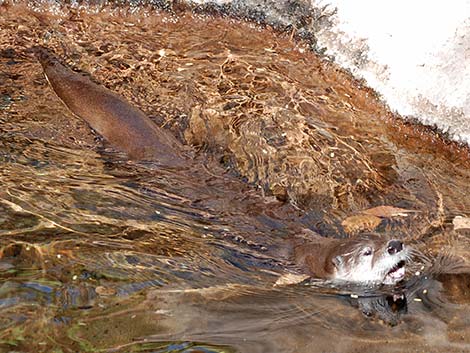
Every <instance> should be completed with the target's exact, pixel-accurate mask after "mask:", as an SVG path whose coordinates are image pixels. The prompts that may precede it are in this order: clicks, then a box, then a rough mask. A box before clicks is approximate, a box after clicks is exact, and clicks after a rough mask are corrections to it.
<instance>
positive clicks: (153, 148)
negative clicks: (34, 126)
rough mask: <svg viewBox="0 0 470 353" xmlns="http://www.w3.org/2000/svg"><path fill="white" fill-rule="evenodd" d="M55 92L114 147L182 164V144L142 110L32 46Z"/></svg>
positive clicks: (136, 156) (132, 154)
mask: <svg viewBox="0 0 470 353" xmlns="http://www.w3.org/2000/svg"><path fill="white" fill-rule="evenodd" d="M33 52H34V54H35V55H36V57H37V58H38V60H39V62H40V63H41V65H42V67H43V70H44V74H45V76H46V78H47V80H48V81H49V84H50V85H51V86H52V88H53V89H54V91H55V93H56V94H57V96H58V97H59V98H60V99H61V100H62V102H64V104H65V105H66V106H67V107H68V108H69V109H70V110H71V111H72V112H73V113H74V114H75V115H77V116H79V117H80V118H82V119H83V120H85V121H86V122H87V123H88V124H89V125H90V126H91V127H92V128H93V129H94V130H95V131H96V132H98V133H99V134H100V135H101V136H103V137H104V138H105V139H106V140H107V141H108V142H109V143H111V145H113V147H116V148H117V149H119V150H121V151H123V152H126V153H127V155H128V156H129V158H131V159H136V160H154V161H157V162H160V163H162V164H165V165H167V166H175V165H182V164H183V163H184V160H183V157H182V156H181V155H180V154H179V151H181V149H182V146H181V144H179V142H178V141H177V140H176V138H175V137H174V136H172V135H171V134H170V133H168V132H167V131H165V130H163V129H161V128H159V127H158V126H156V125H155V124H154V123H153V122H152V121H151V120H150V119H149V118H148V117H147V116H146V115H145V114H144V113H143V112H142V111H140V110H139V109H137V108H135V107H134V106H132V105H131V104H129V103H128V102H127V101H126V100H125V99H124V98H122V97H120V96H119V95H117V94H115V93H113V92H111V91H110V90H108V89H107V88H105V87H103V86H100V85H97V84H95V83H93V82H92V81H90V79H89V78H87V77H85V76H83V75H81V74H78V73H76V72H74V71H72V70H70V69H69V68H67V67H66V66H64V65H62V64H61V63H60V62H59V60H58V59H57V58H56V57H55V56H54V55H52V54H51V53H49V52H48V51H47V50H46V49H45V48H43V47H35V48H33Z"/></svg>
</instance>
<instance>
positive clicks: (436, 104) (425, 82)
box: [312, 0, 470, 144]
mask: <svg viewBox="0 0 470 353" xmlns="http://www.w3.org/2000/svg"><path fill="white" fill-rule="evenodd" d="M312 4H313V6H315V7H318V6H324V5H330V6H334V7H337V9H338V12H337V15H336V18H335V24H334V26H333V28H325V30H324V31H321V32H320V33H319V35H318V39H319V44H320V45H321V46H324V47H326V49H327V53H328V54H331V55H334V56H335V58H336V61H337V62H338V63H339V64H340V65H342V66H344V67H346V68H349V69H350V70H351V71H352V72H353V74H354V75H356V76H358V77H361V78H364V79H365V80H366V81H367V83H368V84H369V85H370V86H371V87H372V88H374V89H375V90H376V91H378V92H379V93H380V94H381V95H382V96H383V98H384V99H385V101H386V102H387V103H388V104H389V106H390V107H391V108H392V109H394V110H396V111H397V112H398V113H400V114H401V115H403V116H413V117H415V118H417V119H418V120H419V121H421V122H423V123H424V124H429V125H436V126H437V127H438V128H439V129H441V130H442V131H444V132H448V133H449V135H450V136H451V137H452V138H453V139H455V140H457V141H463V142H466V143H467V144H470V18H469V15H470V1H469V0H454V1H452V2H448V3H444V2H442V1H425V0H414V1H405V0H396V1H393V2H384V1H373V0H356V1H348V0H319V1H313V0H312Z"/></svg>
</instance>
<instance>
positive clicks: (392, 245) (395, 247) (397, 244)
mask: <svg viewBox="0 0 470 353" xmlns="http://www.w3.org/2000/svg"><path fill="white" fill-rule="evenodd" d="M402 250H403V243H402V242H401V241H400V240H395V239H393V240H390V242H389V243H388V244H387V252H388V253H389V254H390V255H394V254H396V253H398V252H400V251H402Z"/></svg>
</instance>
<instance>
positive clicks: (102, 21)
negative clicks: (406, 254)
mask: <svg viewBox="0 0 470 353" xmlns="http://www.w3.org/2000/svg"><path fill="white" fill-rule="evenodd" d="M39 10H40V11H36V12H33V11H30V10H28V9H27V8H25V7H24V6H22V5H21V4H17V5H14V6H6V5H3V6H2V7H0V27H1V28H2V32H1V34H0V50H1V52H0V80H1V83H2V84H1V86H0V90H1V91H0V111H1V114H0V119H1V127H0V129H1V140H0V146H1V159H0V161H1V169H0V178H1V179H0V180H1V183H2V189H1V190H0V207H1V214H0V232H1V233H0V246H1V249H2V250H1V261H0V277H1V285H0V311H1V318H0V347H1V349H2V350H5V351H9V350H11V351H36V352H37V351H44V352H46V351H47V352H75V351H119V352H128V351H145V352H147V351H148V352H231V351H240V352H315V351H324V352H330V351H350V352H354V351H360V350H362V351H363V350H365V349H367V351H384V352H385V351H386V352H391V351H399V352H403V351H416V350H417V351H429V352H431V351H436V352H451V351H455V352H461V351H465V350H470V332H469V327H470V322H469V318H470V315H469V314H470V308H469V305H470V295H469V284H470V278H469V277H470V275H469V274H468V273H459V274H454V273H447V274H441V275H432V276H431V275H429V276H427V277H426V276H424V275H422V276H410V278H409V281H408V282H407V285H406V288H405V294H406V300H405V301H396V302H393V300H392V301H390V296H393V293H390V292H389V291H388V292H386V293H385V295H383V296H382V295H381V293H379V292H374V293H372V294H370V293H369V294H368V296H366V297H360V298H356V296H354V295H353V296H352V297H351V295H350V294H351V293H357V291H356V289H354V288H331V287H329V286H325V285H321V284H318V283H314V285H313V286H312V285H310V286H304V285H297V286H287V287H273V284H274V283H275V282H276V280H277V278H278V277H279V276H280V275H281V274H283V273H285V272H286V270H287V269H288V268H289V262H288V259H286V258H285V257H284V256H283V254H284V252H283V251H282V250H283V248H284V247H285V244H286V239H288V238H289V237H290V235H292V234H294V233H296V232H299V231H300V229H302V228H310V229H313V230H315V231H317V232H319V233H320V234H322V235H324V236H337V237H345V236H347V232H348V231H349V232H354V231H355V230H357V229H358V228H361V227H362V228H371V225H370V224H368V223H367V222H366V223H365V224H364V222H363V223H361V222H357V219H356V220H355V221H351V220H354V219H353V218H350V217H351V216H358V215H359V220H361V219H363V218H364V217H363V215H362V214H361V211H363V210H366V209H369V208H371V207H374V206H378V205H390V206H395V207H401V208H405V209H411V210H415V211H417V212H413V213H410V214H408V215H407V216H406V217H403V216H402V217H389V218H387V217H383V218H381V219H380V224H379V225H377V226H376V225H375V224H374V226H376V231H377V232H378V233H379V234H391V235H392V236H394V237H396V238H399V239H403V240H405V241H406V242H407V243H409V244H413V245H414V246H415V247H417V248H419V249H421V250H422V251H426V253H429V254H437V253H439V252H445V253H452V255H453V256H455V257H459V258H461V259H463V260H464V261H467V262H468V261H469V260H470V252H469V243H470V241H469V240H470V239H469V231H468V229H455V227H454V224H453V223H452V221H453V220H454V218H455V217H456V216H469V210H470V197H469V192H468V185H469V181H470V173H469V156H468V150H465V149H459V148H458V147H456V146H452V145H451V146H449V145H447V144H446V143H445V142H443V141H442V140H440V139H439V137H437V136H434V135H433V134H432V133H430V132H425V131H423V130H422V129H421V128H419V127H414V126H407V125H403V124H401V123H400V122H398V121H396V120H394V118H393V117H392V116H391V114H390V113H389V112H388V111H387V110H386V109H385V108H384V107H383V106H381V105H380V104H379V103H377V101H376V100H375V97H374V95H373V93H372V92H370V91H369V90H367V89H365V88H364V87H362V86H361V85H360V83H358V82H355V81H352V80H351V79H350V77H349V76H348V75H347V74H345V73H343V72H341V71H340V70H338V69H337V68H336V67H335V66H334V65H332V64H329V63H325V62H322V61H320V60H319V59H318V58H317V57H316V56H315V55H313V54H311V53H307V52H305V49H304V48H303V47H302V45H301V44H298V43H297V44H296V43H293V42H292V41H290V40H289V38H288V37H285V36H283V35H276V34H274V33H271V32H270V31H269V30H262V29H259V28H257V27H255V26H253V25H250V24H246V23H241V22H237V21H233V20H229V19H219V18H205V17H193V16H192V15H191V14H185V13H181V14H180V15H179V16H178V17H174V16H170V15H168V14H166V13H158V12H156V11H154V10H149V9H141V10H140V11H137V12H135V11H134V12H135V13H133V14H131V13H130V11H128V9H126V8H121V9H111V8H99V11H98V10H97V8H93V7H90V6H88V7H87V6H85V7H84V8H82V9H81V10H77V9H73V10H72V9H70V8H67V7H65V8H61V9H59V10H58V9H57V8H56V9H55V10H57V12H54V13H53V12H52V11H50V8H48V7H47V6H45V5H43V6H42V7H39ZM134 10H135V9H134ZM34 44H43V45H45V46H47V47H48V48H50V49H51V50H53V51H55V52H56V53H58V54H60V55H62V56H63V58H64V61H65V62H67V64H68V65H69V66H71V67H73V68H75V69H77V70H82V71H84V72H87V73H89V74H90V75H91V76H92V78H93V80H95V81H97V82H99V83H102V84H104V85H105V86H107V87H108V88H110V89H112V90H114V91H116V92H118V93H119V94H121V95H122V96H124V97H126V98H127V99H128V100H129V101H130V102H132V103H133V104H135V105H136V106H138V107H140V108H141V109H142V110H144V111H145V112H146V113H147V114H148V115H149V116H151V117H152V118H153V119H154V121H155V123H156V124H159V125H162V126H165V127H166V128H169V129H171V131H172V132H173V133H174V134H175V136H177V137H178V138H179V139H180V140H181V141H183V142H185V143H186V144H192V145H194V151H196V152H195V157H194V163H193V165H191V166H188V167H187V168H185V169H180V170H178V169H176V168H173V169H164V168H157V167H156V166H154V165H152V164H148V163H147V164H145V163H135V162H130V161H128V160H127V159H126V157H125V156H124V155H123V154H120V153H118V152H116V151H113V150H112V149H110V148H109V147H108V146H107V145H106V143H105V142H103V141H102V140H101V139H100V138H99V137H97V136H96V135H94V134H93V133H92V131H91V130H90V129H89V128H88V126H87V125H86V124H85V123H83V122H82V121H80V120H79V119H77V118H76V117H74V116H73V115H72V114H71V113H70V112H69V111H68V109H67V108H65V107H64V106H63V105H62V103H61V102H60V101H59V99H58V98H57V97H56V96H55V94H54V93H53V91H52V90H51V88H50V87H49V86H48V85H47V83H46V81H45V79H44V77H43V74H42V70H41V68H40V65H39V63H38V62H37V61H36V60H35V59H34V58H32V57H31V56H29V55H27V54H25V53H24V50H25V49H27V48H29V47H31V46H32V45H34ZM361 217H362V218H361ZM345 220H346V222H345ZM348 220H349V222H348ZM441 272H442V271H441ZM444 272H452V271H450V270H449V271H444ZM453 272H462V271H460V270H458V269H457V271H453ZM364 314H366V315H364Z"/></svg>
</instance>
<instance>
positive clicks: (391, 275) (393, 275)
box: [384, 260, 405, 284]
mask: <svg viewBox="0 0 470 353" xmlns="http://www.w3.org/2000/svg"><path fill="white" fill-rule="evenodd" d="M404 277H405V261H404V260H401V261H399V262H398V263H397V264H396V265H395V266H393V267H392V268H391V269H390V271H388V272H387V274H386V275H385V279H384V283H385V284H394V283H396V282H398V281H401V280H402V279H403V278H404Z"/></svg>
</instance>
